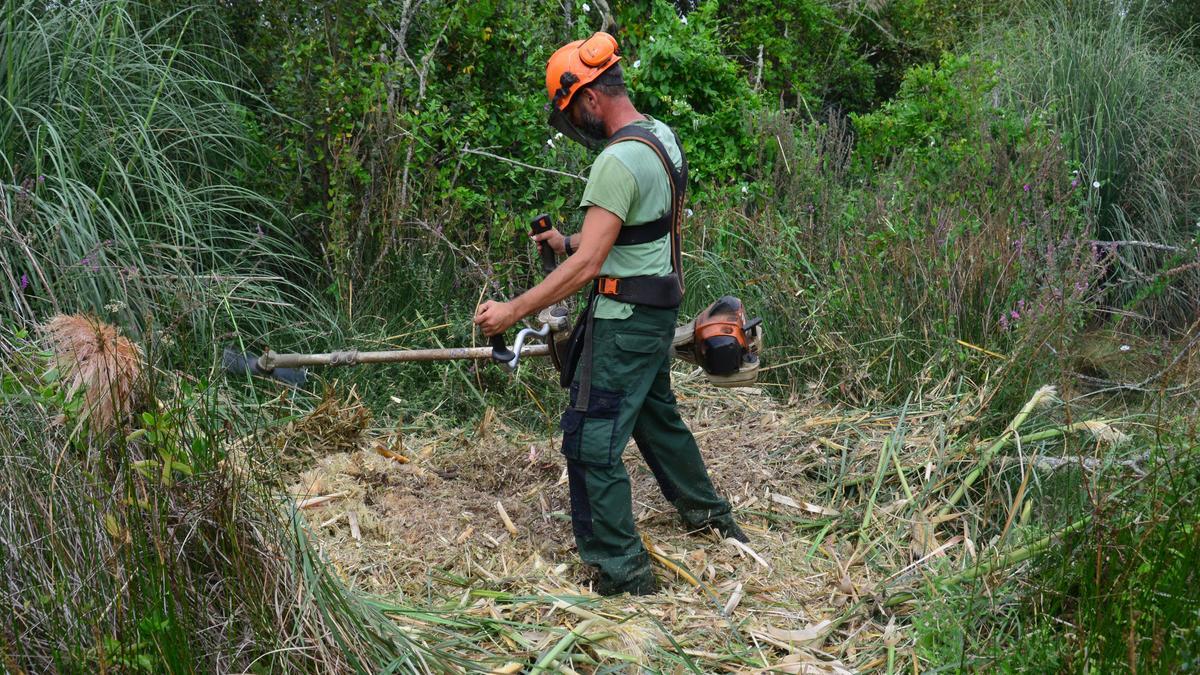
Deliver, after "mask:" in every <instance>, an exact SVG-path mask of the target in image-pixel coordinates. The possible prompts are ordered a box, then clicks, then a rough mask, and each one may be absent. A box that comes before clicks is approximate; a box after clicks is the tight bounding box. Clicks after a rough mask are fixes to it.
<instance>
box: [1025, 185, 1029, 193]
mask: <svg viewBox="0 0 1200 675" xmlns="http://www.w3.org/2000/svg"><path fill="white" fill-rule="evenodd" d="M1025 191H1026V192H1029V183H1026V184H1025Z"/></svg>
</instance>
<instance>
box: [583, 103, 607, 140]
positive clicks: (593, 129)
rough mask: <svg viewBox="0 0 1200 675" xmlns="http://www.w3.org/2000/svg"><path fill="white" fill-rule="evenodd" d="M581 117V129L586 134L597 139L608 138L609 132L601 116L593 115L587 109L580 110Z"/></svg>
mask: <svg viewBox="0 0 1200 675" xmlns="http://www.w3.org/2000/svg"><path fill="white" fill-rule="evenodd" d="M579 119H580V123H579V130H580V131H581V132H583V133H584V134H586V135H588V136H591V137H592V138H594V139H596V140H605V139H607V138H608V132H606V131H605V130H604V122H603V121H602V120H601V119H600V118H599V117H596V116H595V115H592V114H591V113H589V112H588V111H586V110H580V111H579Z"/></svg>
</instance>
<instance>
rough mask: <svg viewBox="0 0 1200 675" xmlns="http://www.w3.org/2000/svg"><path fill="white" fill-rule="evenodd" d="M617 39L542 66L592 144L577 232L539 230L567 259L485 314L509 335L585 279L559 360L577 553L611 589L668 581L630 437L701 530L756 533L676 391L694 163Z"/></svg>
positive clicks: (573, 132) (481, 317)
mask: <svg viewBox="0 0 1200 675" xmlns="http://www.w3.org/2000/svg"><path fill="white" fill-rule="evenodd" d="M620 60H621V57H620V56H619V55H618V54H617V41H616V39H615V38H613V36H611V35H609V34H608V33H603V32H598V33H595V34H593V35H592V36H591V37H589V38H588V39H586V40H576V41H574V42H571V43H570V44H567V45H565V46H563V47H562V48H560V49H559V50H558V51H556V52H554V55H553V56H551V57H550V61H549V63H548V64H547V66H546V93H547V96H548V98H549V99H550V103H549V105H547V109H548V110H549V112H550V124H551V126H553V127H554V128H555V129H558V130H559V131H560V132H562V133H563V134H564V135H566V136H567V137H569V138H571V139H573V140H575V141H577V142H579V143H582V144H584V145H586V146H588V147H591V148H597V149H598V148H603V150H602V152H600V154H599V156H598V157H597V158H596V161H595V162H594V163H593V164H592V168H591V172H590V175H589V178H588V182H587V186H586V187H585V188H584V192H583V199H582V201H581V204H580V207H581V208H583V209H585V210H586V211H585V214H584V219H583V226H582V228H581V229H580V231H579V233H577V234H573V235H570V236H566V235H563V234H561V233H560V232H558V230H555V229H551V230H550V231H548V232H544V233H542V234H538V235H535V236H534V239H535V240H536V241H538V242H540V245H542V246H550V247H551V248H552V249H554V250H555V251H556V252H558V253H560V254H564V253H565V254H566V255H567V258H566V260H564V261H563V263H562V264H561V265H559V266H558V267H557V268H556V269H555V270H554V271H553V272H551V273H550V274H549V275H547V276H546V278H545V280H543V281H542V283H540V284H538V285H537V286H535V287H534V288H532V289H530V290H529V291H528V292H526V293H524V294H522V295H520V296H518V297H517V298H514V299H513V300H511V301H510V302H496V301H488V302H485V303H483V304H482V305H480V306H479V308H478V310H477V311H476V316H475V323H477V324H479V325H480V326H481V328H482V329H483V331H484V333H485V334H487V335H495V334H499V333H503V332H504V331H505V330H507V329H508V328H510V327H511V326H512V325H513V324H515V323H516V322H517V321H518V320H519V319H521V318H522V317H525V316H528V315H531V314H534V313H536V312H538V311H540V310H541V309H543V308H545V307H548V306H550V305H552V304H554V303H556V302H559V301H560V300H563V299H564V298H566V297H567V296H569V295H572V294H574V293H575V292H576V291H578V290H579V289H581V288H583V287H584V286H586V285H591V293H590V295H589V299H588V303H587V306H586V308H585V310H584V312H583V314H582V315H581V317H580V320H579V321H578V322H577V323H576V328H575V331H574V332H573V333H572V336H571V337H572V343H571V344H572V348H571V356H570V358H569V359H567V364H566V365H565V366H564V368H563V382H562V384H563V386H565V387H569V391H570V404H569V406H568V408H567V410H566V411H565V412H564V413H563V416H562V422H561V428H562V431H563V445H562V452H563V454H564V455H565V456H566V461H567V476H568V479H569V485H570V494H571V520H572V527H573V530H574V534H575V542H576V544H577V545H578V548H579V553H580V557H581V558H582V559H583V561H584V562H586V563H588V564H590V565H593V566H595V567H596V568H598V573H599V574H598V579H597V591H599V592H600V593H601V594H604V595H612V594H617V593H623V592H629V593H635V594H646V593H653V592H655V591H656V590H657V588H658V582H657V580H656V579H655V577H654V574H653V573H652V571H651V569H650V559H649V556H648V555H647V553H646V550H645V548H644V547H643V546H642V542H641V539H640V538H639V537H638V535H637V532H636V530H635V528H634V520H633V510H632V497H631V490H630V482H629V474H628V472H627V471H626V469H625V465H624V462H623V461H622V459H621V456H622V454H623V452H624V449H625V445H626V443H627V442H628V440H629V438H630V437H631V436H632V437H633V439H634V440H635V441H636V443H637V446H638V449H639V450H640V451H641V453H642V456H643V457H644V458H645V460H646V464H647V465H648V466H649V467H650V470H651V471H652V472H653V473H654V477H655V478H656V479H657V481H658V484H659V487H660V488H661V490H662V493H663V495H664V496H665V497H666V498H667V499H668V500H669V501H670V502H671V503H672V504H673V505H674V506H675V508H676V509H677V510H678V512H679V515H680V518H681V519H682V520H683V522H684V524H685V525H686V526H687V527H689V528H690V529H694V530H716V531H717V532H719V533H720V534H721V536H723V537H734V538H736V539H739V540H741V541H746V536H745V534H743V533H742V531H741V529H740V528H738V526H737V524H736V523H735V522H734V520H733V517H732V514H731V511H730V506H729V503H728V502H727V501H726V500H724V499H722V498H721V497H720V496H719V495H718V494H717V492H716V490H715V489H714V487H713V484H712V481H711V480H710V478H709V475H708V470H707V468H706V467H705V465H704V460H703V459H702V458H701V456H700V450H699V448H698V447H697V445H696V441H695V438H694V437H693V436H692V433H691V431H689V430H688V428H687V425H686V424H685V423H684V422H683V419H682V418H681V417H680V415H679V412H678V410H677V408H676V403H675V396H674V394H673V393H672V392H671V372H670V361H671V343H672V338H673V336H674V331H675V321H676V317H677V315H678V310H679V303H680V300H681V299H682V297H683V288H684V285H683V274H682V269H681V268H680V224H681V221H682V217H683V196H684V192H685V190H686V187H687V160H686V158H685V157H684V154H683V148H682V146H681V145H680V143H679V140H678V138H677V137H676V136H675V134H674V132H673V131H672V130H671V129H670V127H668V126H667V125H666V124H664V123H662V122H661V121H658V120H655V119H652V118H650V117H648V116H646V115H643V114H642V113H640V112H638V111H637V109H636V108H635V107H634V106H633V103H632V102H631V101H630V100H629V96H628V94H627V92H626V89H625V81H624V78H623V75H622V72H621V66H620V65H619V62H620Z"/></svg>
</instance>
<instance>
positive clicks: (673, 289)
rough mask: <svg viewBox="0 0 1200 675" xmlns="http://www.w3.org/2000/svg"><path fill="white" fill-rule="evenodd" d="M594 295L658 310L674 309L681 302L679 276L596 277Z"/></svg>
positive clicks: (673, 274) (681, 291)
mask: <svg viewBox="0 0 1200 675" xmlns="http://www.w3.org/2000/svg"><path fill="white" fill-rule="evenodd" d="M596 293H597V294H598V295H603V296H604V297H606V298H612V299H613V300H619V301H621V302H628V303H630V304H634V305H645V306H647V307H657V308H659V309H674V308H676V307H678V306H679V303H680V302H682V301H683V288H682V286H681V284H680V283H679V275H677V274H675V273H674V272H672V273H670V274H668V275H666V276H661V277H660V276H651V275H644V276H636V277H623V278H614V277H597V278H596Z"/></svg>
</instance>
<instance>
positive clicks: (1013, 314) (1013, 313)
mask: <svg viewBox="0 0 1200 675" xmlns="http://www.w3.org/2000/svg"><path fill="white" fill-rule="evenodd" d="M1008 316H1009V317H1010V318H1012V320H1013V321H1020V320H1021V315H1020V314H1018V313H1017V310H1015V309H1014V310H1012V311H1011V312H1009V313H1008Z"/></svg>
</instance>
